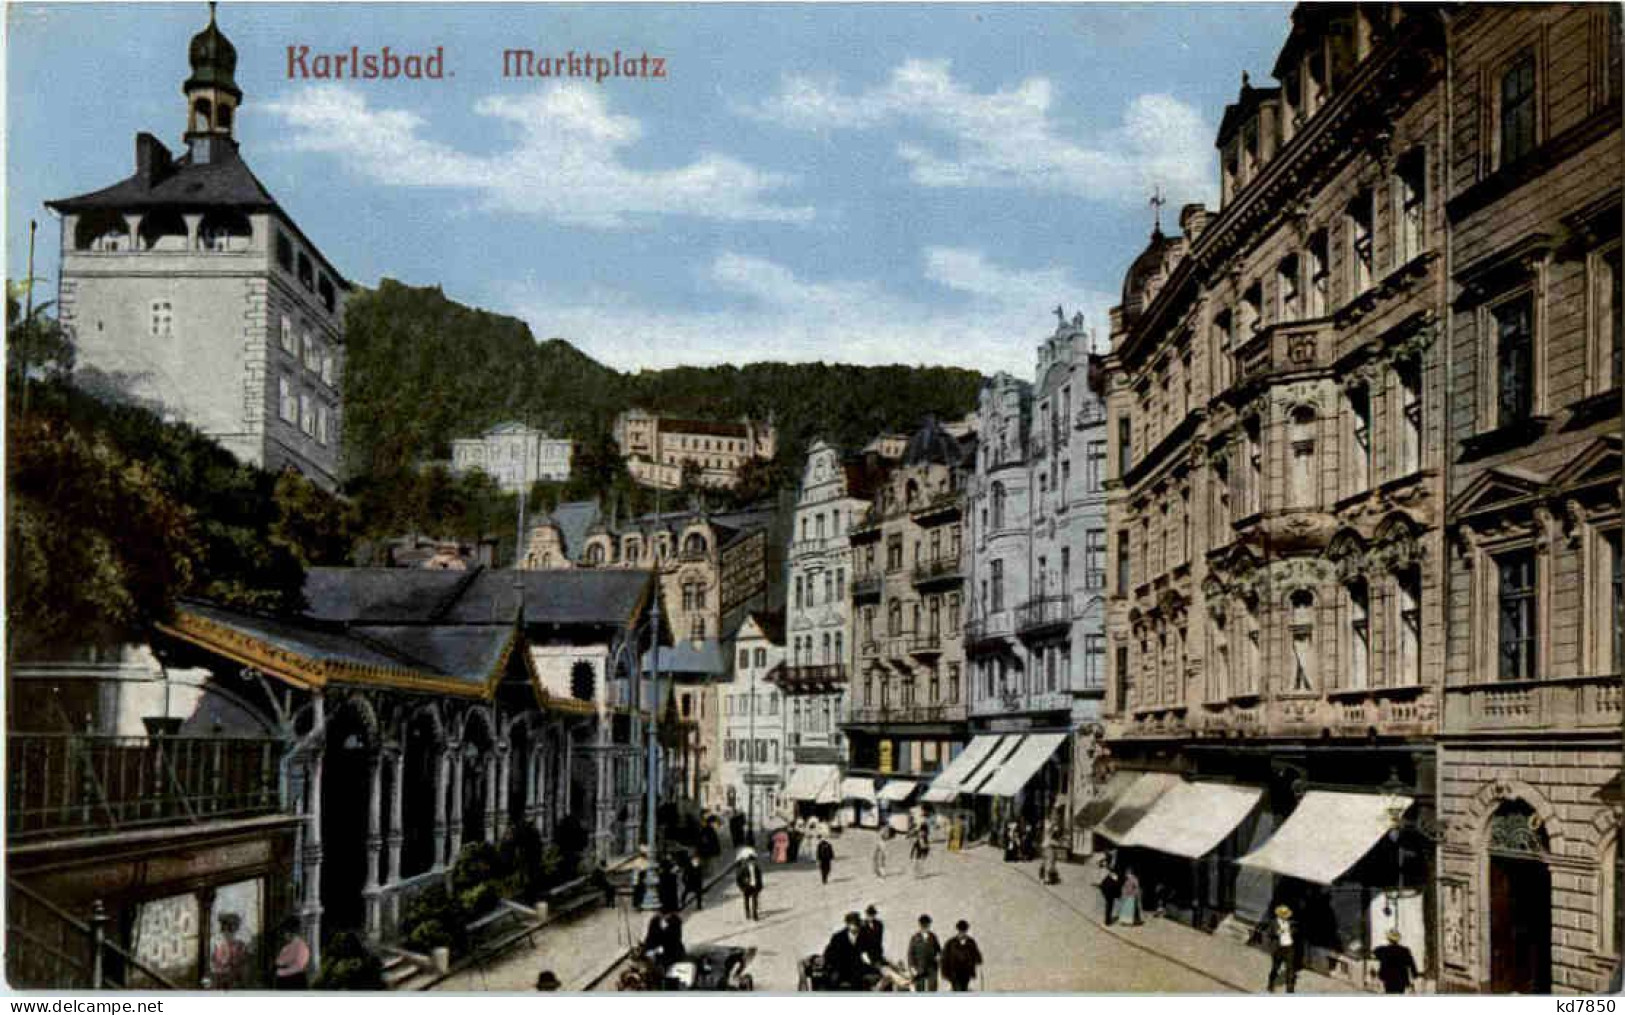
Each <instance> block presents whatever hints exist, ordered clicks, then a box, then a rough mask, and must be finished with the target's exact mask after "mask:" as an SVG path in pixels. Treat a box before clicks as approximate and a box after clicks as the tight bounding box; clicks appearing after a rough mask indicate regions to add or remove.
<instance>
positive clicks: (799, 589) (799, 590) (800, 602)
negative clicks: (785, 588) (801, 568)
mask: <svg viewBox="0 0 1625 1015" xmlns="http://www.w3.org/2000/svg"><path fill="white" fill-rule="evenodd" d="M806 605H807V597H806V587H805V585H804V584H803V579H802V576H801V575H799V574H798V575H796V609H798V610H799V609H803V608H805V607H806Z"/></svg>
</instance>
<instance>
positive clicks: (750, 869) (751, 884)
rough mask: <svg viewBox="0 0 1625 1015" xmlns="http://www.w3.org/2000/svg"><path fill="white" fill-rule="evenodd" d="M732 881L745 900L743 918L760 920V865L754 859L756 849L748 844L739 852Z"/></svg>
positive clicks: (761, 883) (761, 882)
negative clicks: (736, 867) (737, 864)
mask: <svg viewBox="0 0 1625 1015" xmlns="http://www.w3.org/2000/svg"><path fill="white" fill-rule="evenodd" d="M734 883H735V884H737V885H738V886H739V895H740V897H741V898H743V899H744V900H745V919H747V920H760V919H761V918H762V885H763V881H762V865H761V864H760V863H758V862H757V860H756V851H755V850H753V849H750V848H749V847H748V846H747V847H746V849H745V850H744V851H742V852H741V855H740V859H739V868H738V870H737V871H735V873H734Z"/></svg>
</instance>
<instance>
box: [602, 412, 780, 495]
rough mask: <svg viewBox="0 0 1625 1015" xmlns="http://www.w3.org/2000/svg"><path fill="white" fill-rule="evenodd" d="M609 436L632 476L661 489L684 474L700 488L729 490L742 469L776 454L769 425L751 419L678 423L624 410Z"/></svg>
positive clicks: (677, 484)
mask: <svg viewBox="0 0 1625 1015" xmlns="http://www.w3.org/2000/svg"><path fill="white" fill-rule="evenodd" d="M612 433H613V435H614V438H615V444H616V446H617V447H619V448H620V450H621V456H622V457H623V458H624V459H626V467H627V471H628V472H630V473H631V474H632V478H633V479H634V480H636V481H637V482H639V483H641V484H643V485H644V486H651V487H655V488H657V489H662V490H675V489H677V488H678V487H680V486H682V485H683V478H684V476H685V474H687V475H691V476H693V477H694V479H695V480H696V481H697V482H698V483H699V484H700V485H702V486H715V487H731V486H733V485H734V484H736V483H738V482H739V471H740V469H742V468H744V467H745V466H746V465H747V464H748V463H750V462H753V461H767V460H768V459H771V458H772V457H773V455H774V454H775V453H776V452H777V451H778V438H777V431H776V430H775V429H774V427H773V424H772V423H771V422H768V423H759V422H757V421H755V420H750V419H745V420H740V421H738V422H714V421H710V420H697V419H676V418H670V417H665V416H656V415H653V414H651V413H648V412H645V411H643V410H642V409H628V410H627V411H625V412H623V413H621V414H620V415H619V416H617V417H615V424H614V427H613V430H612Z"/></svg>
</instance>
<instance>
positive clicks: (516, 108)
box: [269, 83, 812, 228]
mask: <svg viewBox="0 0 1625 1015" xmlns="http://www.w3.org/2000/svg"><path fill="white" fill-rule="evenodd" d="M269 109H270V111H271V113H272V114H273V115H275V116H276V117H278V118H280V119H281V120H282V121H283V122H285V123H286V124H287V125H288V127H290V128H291V130H292V134H291V138H290V140H289V143H290V144H291V145H292V147H293V148H294V149H296V150H298V151H305V152H315V153H320V154H327V155H332V156H334V157H336V158H338V159H339V160H340V162H342V163H343V164H344V166H345V168H347V169H349V170H350V171H351V172H353V173H356V174H357V175H359V176H361V177H363V178H365V179H368V180H370V181H372V182H375V183H379V184H384V185H387V186H396V187H441V188H447V189H451V190H461V191H466V192H469V193H472V194H473V195H475V198H476V200H477V201H478V202H479V204H480V206H481V207H483V208H485V209H487V210H490V211H501V212H516V213H520V214H527V215H536V216H539V217H542V218H547V219H551V220H553V221H556V222H561V223H564V224H568V225H580V226H590V227H595V228H625V227H627V226H629V225H632V224H633V223H634V221H635V220H637V219H640V218H648V217H653V216H661V215H687V216H694V217H697V218H707V219H721V220H731V221H746V220H749V221H778V222H800V221H806V220H808V219H810V218H811V217H812V209H810V208H806V207H791V206H787V205H781V204H775V203H773V202H772V200H771V195H772V193H773V192H774V191H776V190H779V189H780V188H782V187H784V186H785V185H786V184H788V183H789V182H790V179H789V178H788V177H786V176H783V175H780V174H775V173H768V172H764V171H762V170H759V169H756V168H754V167H752V166H750V165H747V164H745V163H743V162H740V161H739V160H737V159H734V158H730V157H729V156H726V155H720V154H716V153H710V152H705V153H701V154H699V155H698V156H696V157H695V159H694V161H692V162H690V163H688V164H687V165H684V166H679V167H676V168H670V169H635V168H632V167H630V166H628V165H626V164H625V163H624V162H623V161H622V155H623V154H624V153H625V152H626V151H627V150H628V149H629V148H631V147H632V146H634V145H636V144H637V142H638V141H639V139H640V138H641V137H642V133H643V127H642V124H640V123H639V122H638V120H637V119H635V118H634V117H631V116H626V115H624V114H618V113H615V112H614V111H612V110H611V109H610V108H609V103H608V102H607V101H606V100H605V99H604V97H603V95H602V93H601V92H599V91H596V90H594V89H592V88H591V87H590V86H587V85H582V84H577V83H567V84H559V85H554V86H552V87H550V88H547V89H544V90H541V91H537V92H533V93H528V94H525V95H517V96H515V95H493V96H488V97H486V98H483V99H481V100H479V101H478V102H477V103H476V104H475V106H474V113H475V114H476V115H478V116H481V117H486V118H488V119H490V120H493V121H495V122H496V123H498V124H500V125H501V126H502V127H504V128H506V131H507V134H508V136H509V137H510V138H511V141H512V143H511V146H510V147H508V148H506V149H505V150H502V151H499V152H495V153H492V154H473V153H469V152H464V151H459V150H457V149H455V148H453V147H451V146H449V145H446V144H443V143H441V142H438V141H434V140H432V139H430V138H427V137H425V136H424V132H425V129H426V128H427V127H428V126H429V124H428V123H427V121H426V120H425V119H424V118H423V117H421V116H419V115H417V114H416V113H413V112H411V111H409V110H402V109H379V108H373V107H372V106H371V105H369V103H368V101H367V98H366V96H365V95H364V94H362V93H361V92H360V91H358V90H356V89H354V88H350V87H346V86H344V85H315V86H310V87H307V88H304V89H301V90H300V91H298V92H295V93H294V94H292V95H290V96H288V97H286V98H283V99H280V100H277V101H274V102H271V103H269Z"/></svg>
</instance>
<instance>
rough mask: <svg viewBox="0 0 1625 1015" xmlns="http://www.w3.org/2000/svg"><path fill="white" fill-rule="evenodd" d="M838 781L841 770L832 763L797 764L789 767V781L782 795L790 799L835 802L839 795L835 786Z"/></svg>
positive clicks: (839, 798) (822, 802)
mask: <svg viewBox="0 0 1625 1015" xmlns="http://www.w3.org/2000/svg"><path fill="white" fill-rule="evenodd" d="M840 781H841V770H840V769H839V768H837V767H835V766H834V765H797V766H795V767H794V768H792V769H790V782H789V784H788V785H786V786H785V787H784V795H785V796H787V797H789V798H790V799H791V800H806V801H810V802H812V803H815V804H837V803H840V802H841V797H840V794H839V793H838V792H836V789H835V787H836V786H837V785H839V783H840Z"/></svg>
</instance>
